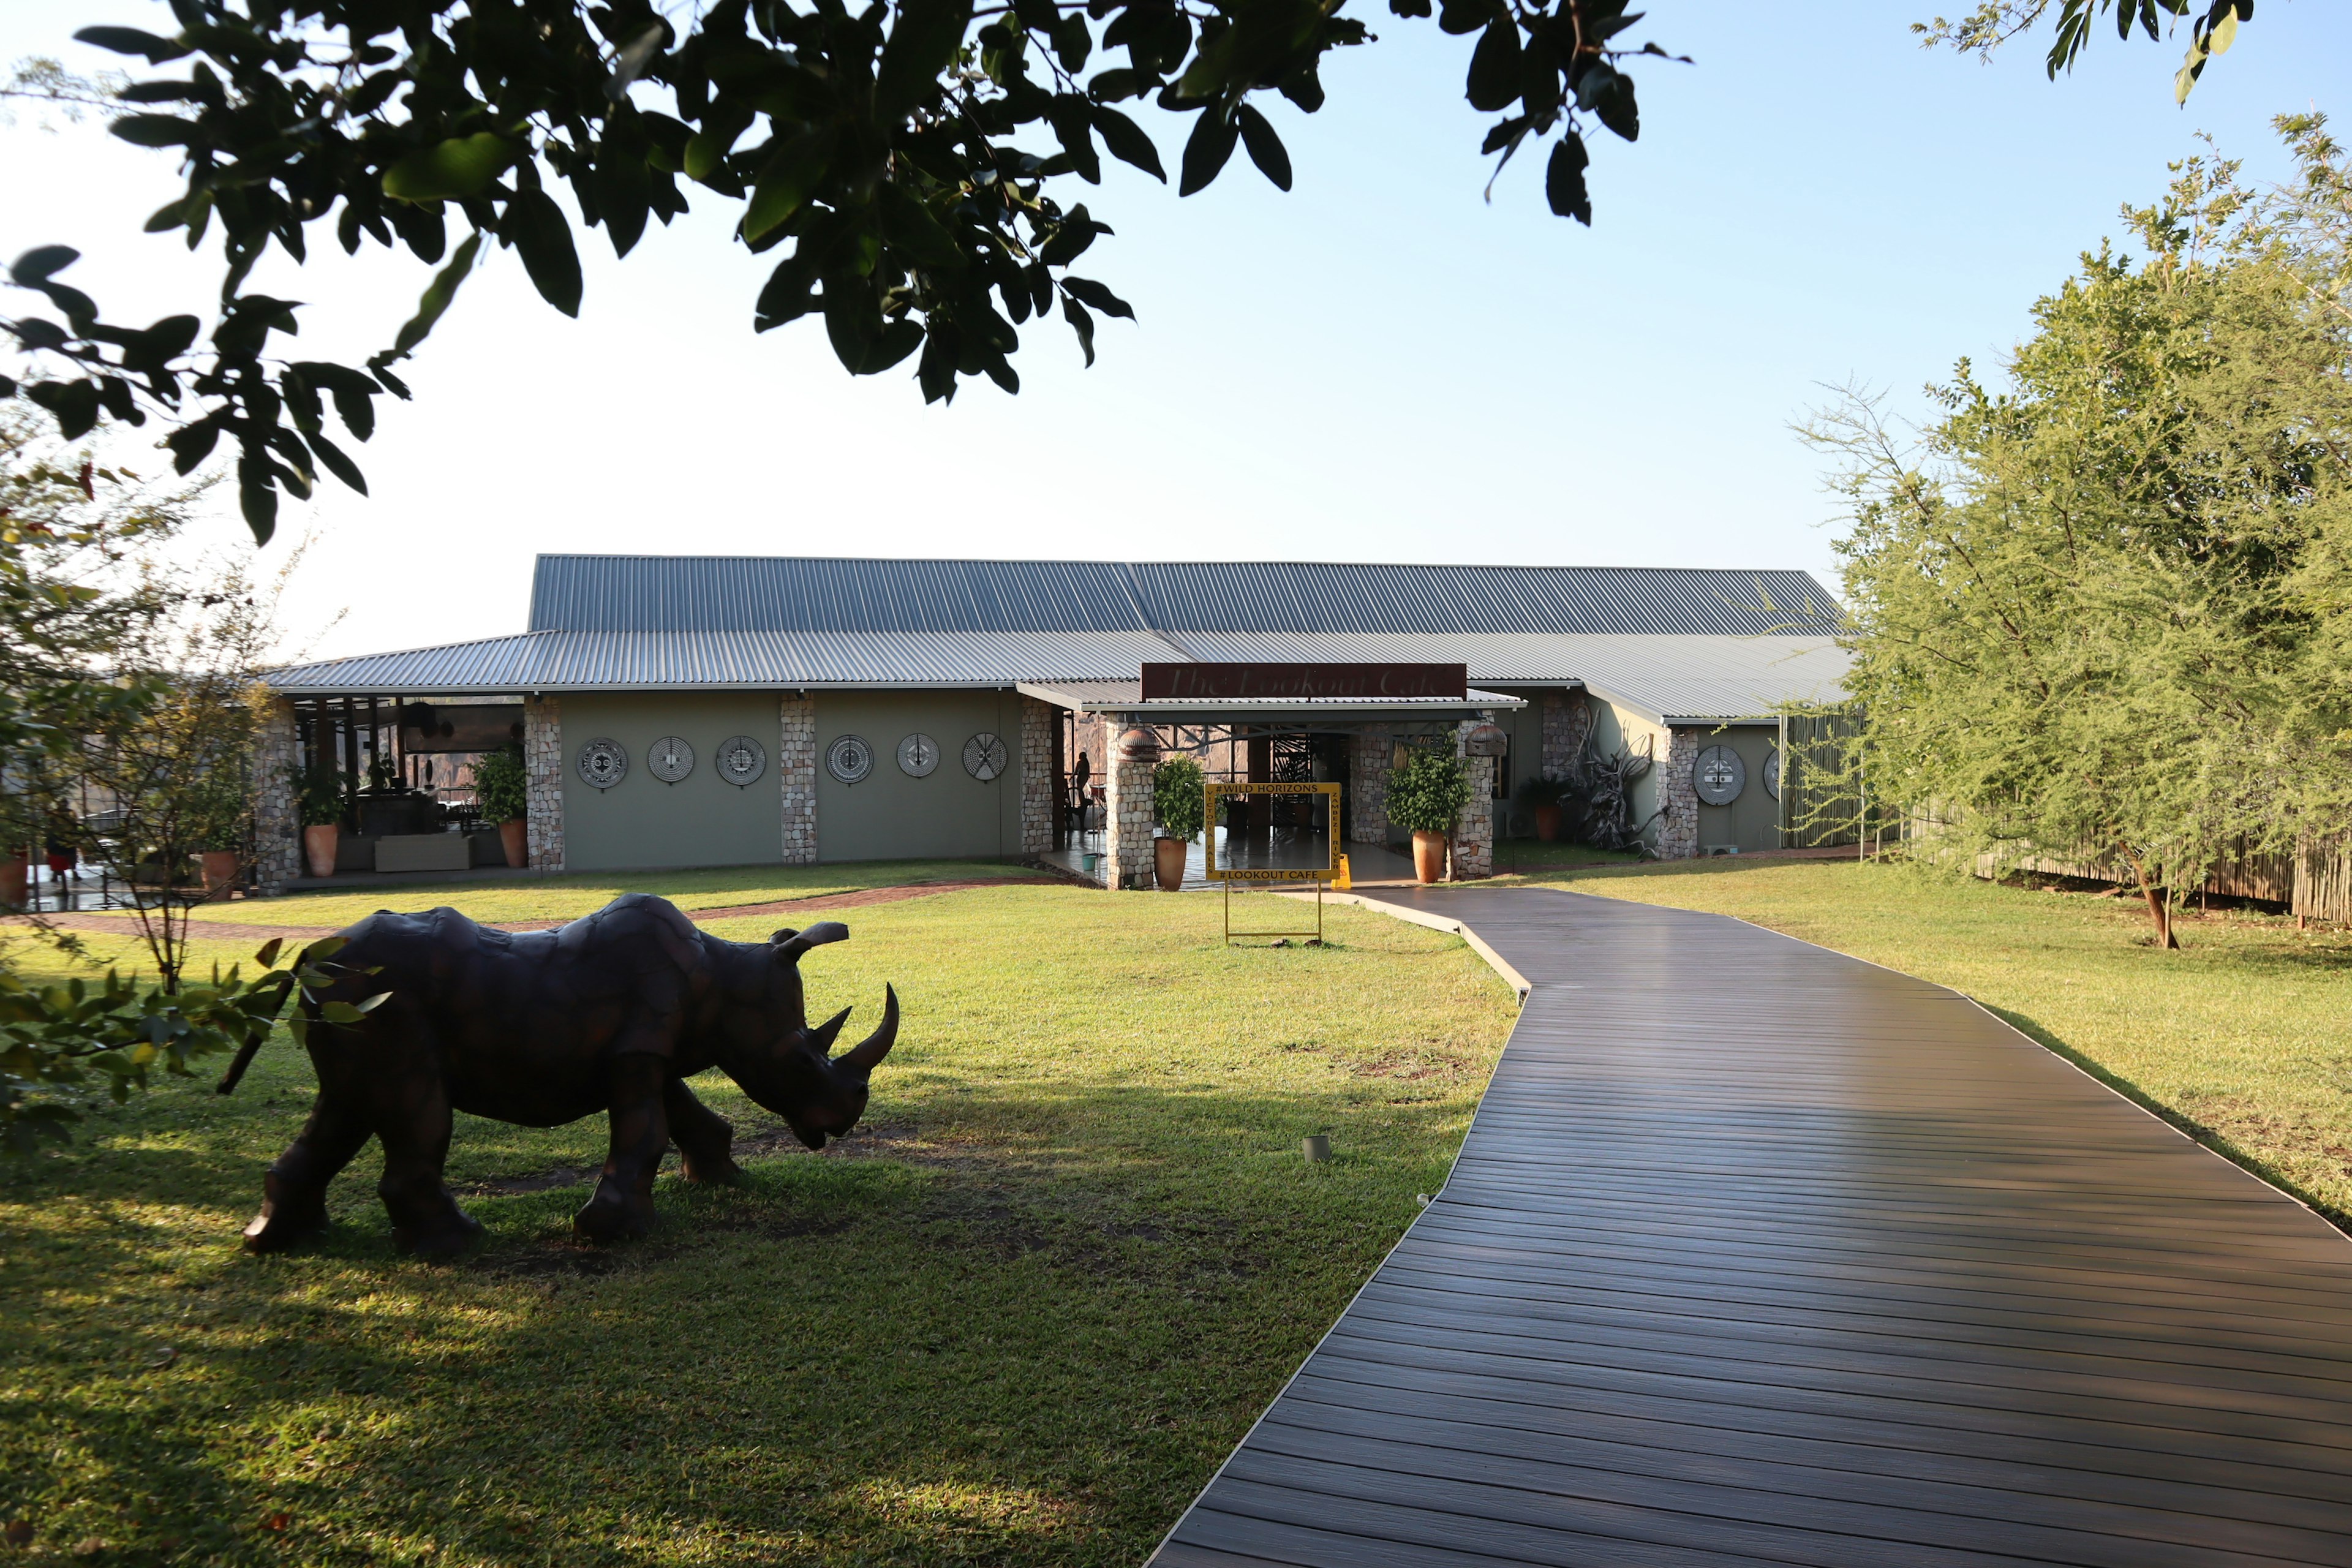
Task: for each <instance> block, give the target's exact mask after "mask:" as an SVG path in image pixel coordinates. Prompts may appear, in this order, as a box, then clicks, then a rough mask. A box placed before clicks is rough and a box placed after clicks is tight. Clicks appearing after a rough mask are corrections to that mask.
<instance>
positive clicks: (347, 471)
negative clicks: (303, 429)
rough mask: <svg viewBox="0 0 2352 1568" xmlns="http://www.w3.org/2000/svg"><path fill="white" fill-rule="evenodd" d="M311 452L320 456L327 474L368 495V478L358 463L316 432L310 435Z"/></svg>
mask: <svg viewBox="0 0 2352 1568" xmlns="http://www.w3.org/2000/svg"><path fill="white" fill-rule="evenodd" d="M310 450H311V451H313V452H315V453H317V454H318V458H319V461H320V464H322V465H323V466H324V467H325V468H326V470H327V472H329V473H331V474H332V475H334V476H335V478H337V479H341V480H342V481H343V483H345V484H346V485H349V486H350V487H351V488H352V489H355V490H357V491H359V493H360V494H362V495H365V494H367V493H368V488H367V476H366V475H364V474H362V473H361V472H360V468H359V465H358V464H357V463H354V462H352V460H351V458H347V457H345V456H344V455H343V450H342V448H341V447H338V446H336V445H335V444H334V443H333V442H332V441H330V440H328V439H327V438H326V437H324V436H321V435H320V434H319V433H318V432H317V431H316V430H313V431H311V432H310Z"/></svg>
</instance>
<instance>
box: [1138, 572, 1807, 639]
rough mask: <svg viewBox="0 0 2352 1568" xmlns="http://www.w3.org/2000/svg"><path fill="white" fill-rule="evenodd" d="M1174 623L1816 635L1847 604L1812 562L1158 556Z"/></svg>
mask: <svg viewBox="0 0 2352 1568" xmlns="http://www.w3.org/2000/svg"><path fill="white" fill-rule="evenodd" d="M1130 570H1131V571H1132V572H1133V573H1134V574H1135V579H1136V586H1137V595H1138V597H1139V599H1140V600H1141V601H1142V605H1143V611H1144V614H1145V616H1147V617H1149V619H1150V624H1151V625H1152V626H1155V627H1157V628H1159V629H1160V630H1161V631H1164V632H1176V633H1183V632H1192V631H1224V632H1321V633H1344V632H1357V633H1382V632H1388V633H1397V634H1412V635H1418V636H1425V635H1429V634H1433V633H1471V632H1492V633H1513V632H1517V633H1530V632H1549V633H1553V634H1568V635H1573V634H1586V635H1594V634H1601V635H1605V634H1612V633H1640V634H1644V635H1651V636H1660V635H1671V634H1675V633H1717V634H1722V635H1726V636H1736V637H1758V636H1764V637H1769V636H1776V635H1807V634H1810V635H1814V636H1821V635H1825V634H1829V633H1833V632H1835V631H1836V630H1837V629H1838V621H1839V616H1838V607H1837V603H1836V601H1835V600H1833V599H1832V598H1831V597H1830V595H1828V593H1827V592H1826V591H1824V590H1823V589H1822V585H1821V584H1818V583H1816V582H1814V581H1813V579H1812V576H1811V574H1809V573H1804V572H1719V571H1697V570H1685V569H1681V568H1648V567H1617V566H1381V565H1356V564H1349V563H1332V562H1255V561H1240V562H1212V563H1177V562H1170V563H1143V564H1139V565H1137V566H1134V567H1132V568H1130Z"/></svg>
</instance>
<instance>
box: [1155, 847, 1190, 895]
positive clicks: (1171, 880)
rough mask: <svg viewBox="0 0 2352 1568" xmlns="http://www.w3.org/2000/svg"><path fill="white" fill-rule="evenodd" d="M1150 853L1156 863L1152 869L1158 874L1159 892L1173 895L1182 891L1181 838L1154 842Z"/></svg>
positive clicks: (1182, 852) (1182, 860)
mask: <svg viewBox="0 0 2352 1568" xmlns="http://www.w3.org/2000/svg"><path fill="white" fill-rule="evenodd" d="M1151 853H1152V856H1153V857H1154V858H1155V860H1156V861H1157V864H1156V865H1154V867H1153V869H1154V870H1156V871H1158V872H1159V873H1160V891H1161V892H1163V893H1173V892H1176V891H1178V890H1180V889H1182V887H1183V886H1184V841H1183V840H1182V839H1181V838H1161V839H1157V840H1154V841H1153V843H1152V846H1151Z"/></svg>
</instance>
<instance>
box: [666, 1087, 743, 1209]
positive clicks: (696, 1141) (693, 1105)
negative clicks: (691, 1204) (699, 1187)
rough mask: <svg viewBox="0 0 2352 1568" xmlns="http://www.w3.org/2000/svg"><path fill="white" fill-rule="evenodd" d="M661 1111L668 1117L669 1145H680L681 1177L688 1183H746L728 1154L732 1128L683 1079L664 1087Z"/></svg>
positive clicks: (678, 1147)
mask: <svg viewBox="0 0 2352 1568" xmlns="http://www.w3.org/2000/svg"><path fill="white" fill-rule="evenodd" d="M662 1110H663V1111H664V1112H665V1113H666V1114H667V1116H668V1117H669V1137H670V1142H673V1143H675V1144H677V1152H678V1163H679V1164H680V1165H681V1166H682V1167H683V1169H682V1171H681V1172H680V1174H682V1175H684V1176H685V1177H686V1179H687V1180H688V1181H689V1182H716V1183H721V1184H729V1185H732V1184H734V1183H736V1182H740V1181H741V1180H742V1179H743V1172H742V1168H741V1167H740V1166H739V1165H737V1164H736V1163H735V1157H734V1155H732V1154H731V1153H730V1152H728V1151H729V1150H730V1148H731V1147H732V1146H733V1144H734V1142H735V1128H734V1126H733V1124H732V1123H730V1121H728V1120H727V1118H725V1117H723V1116H721V1115H719V1112H717V1111H715V1110H711V1109H710V1107H709V1106H707V1105H705V1104H703V1103H702V1101H700V1100H697V1099H696V1098H695V1097H694V1090H692V1089H688V1087H687V1086H686V1080H685V1079H682V1078H674V1079H670V1080H669V1081H668V1082H667V1083H665V1084H664V1085H663V1086H662Z"/></svg>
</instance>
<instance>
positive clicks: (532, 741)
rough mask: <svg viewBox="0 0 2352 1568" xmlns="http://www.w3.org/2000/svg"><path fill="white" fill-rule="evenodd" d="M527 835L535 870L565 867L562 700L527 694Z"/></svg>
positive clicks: (524, 708) (524, 760)
mask: <svg viewBox="0 0 2352 1568" xmlns="http://www.w3.org/2000/svg"><path fill="white" fill-rule="evenodd" d="M522 767H523V790H524V798H525V801H526V803H527V804H526V808H525V812H524V828H523V831H524V837H525V841H526V842H527V843H528V844H529V845H530V868H531V869H532V870H534V871H561V870H562V869H563V704H562V700H561V699H559V698H554V697H526V698H524V699H523V704H522Z"/></svg>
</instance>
